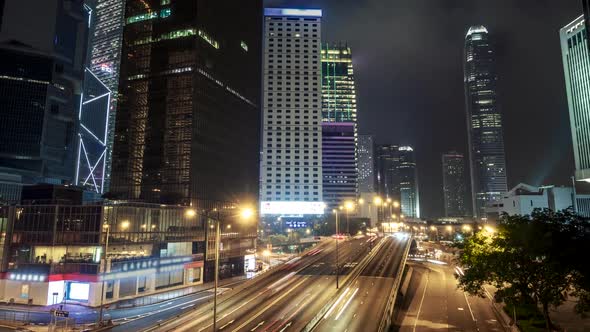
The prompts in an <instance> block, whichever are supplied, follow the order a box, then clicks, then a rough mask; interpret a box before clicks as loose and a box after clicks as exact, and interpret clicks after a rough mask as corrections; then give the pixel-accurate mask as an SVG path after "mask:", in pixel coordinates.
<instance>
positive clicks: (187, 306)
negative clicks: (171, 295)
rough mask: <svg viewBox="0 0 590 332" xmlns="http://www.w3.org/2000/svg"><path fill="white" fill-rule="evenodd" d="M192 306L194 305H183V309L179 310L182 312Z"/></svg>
mask: <svg viewBox="0 0 590 332" xmlns="http://www.w3.org/2000/svg"><path fill="white" fill-rule="evenodd" d="M192 306H194V304H189V305H185V306H184V307H181V308H180V309H182V310H184V309H188V308H190V307H192Z"/></svg>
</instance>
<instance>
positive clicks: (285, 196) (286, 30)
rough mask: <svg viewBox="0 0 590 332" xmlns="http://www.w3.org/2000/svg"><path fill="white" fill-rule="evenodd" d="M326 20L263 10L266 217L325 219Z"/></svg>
mask: <svg viewBox="0 0 590 332" xmlns="http://www.w3.org/2000/svg"><path fill="white" fill-rule="evenodd" d="M321 17H322V11H321V10H317V9H307V10H302V9H291V8H266V9H265V10H264V57H263V67H264V84H263V98H264V101H263V105H264V112H263V130H262V160H261V164H260V174H261V191H260V197H261V201H262V202H261V204H262V205H261V206H262V208H261V212H262V213H263V214H265V215H268V216H271V215H272V216H276V215H279V216H281V215H282V216H287V215H294V216H305V215H318V214H323V208H321V206H322V202H323V185H322V182H323V177H322V72H321V70H322V63H321Z"/></svg>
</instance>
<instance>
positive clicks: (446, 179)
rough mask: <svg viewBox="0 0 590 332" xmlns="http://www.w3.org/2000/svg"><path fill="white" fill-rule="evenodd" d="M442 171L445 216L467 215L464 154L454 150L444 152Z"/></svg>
mask: <svg viewBox="0 0 590 332" xmlns="http://www.w3.org/2000/svg"><path fill="white" fill-rule="evenodd" d="M442 173H443V198H444V203H445V216H446V217H465V216H466V215H467V200H466V198H467V184H466V182H465V181H466V174H465V158H464V156H463V154H462V153H458V152H454V151H453V152H449V153H445V154H443V155H442Z"/></svg>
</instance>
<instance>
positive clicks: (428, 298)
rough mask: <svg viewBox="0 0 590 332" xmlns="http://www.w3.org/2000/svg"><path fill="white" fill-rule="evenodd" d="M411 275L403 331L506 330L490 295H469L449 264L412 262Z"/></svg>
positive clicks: (481, 331)
mask: <svg viewBox="0 0 590 332" xmlns="http://www.w3.org/2000/svg"><path fill="white" fill-rule="evenodd" d="M409 265H410V266H411V267H412V268H413V273H412V277H411V279H410V283H409V286H408V291H407V295H406V296H405V298H404V303H403V304H402V310H403V311H405V316H404V317H403V320H402V322H401V326H400V332H427V331H441V330H444V331H474V332H475V331H479V332H492V331H494V332H496V331H508V330H507V329H506V330H505V329H504V328H505V327H504V326H503V325H502V323H501V319H500V318H499V317H498V316H497V315H496V312H495V311H494V309H493V307H492V304H491V301H490V299H489V298H480V297H473V296H469V295H467V294H466V293H464V292H463V291H461V290H459V289H457V280H456V279H455V276H454V275H453V273H454V269H453V267H451V266H448V265H438V264H433V263H429V262H412V263H409Z"/></svg>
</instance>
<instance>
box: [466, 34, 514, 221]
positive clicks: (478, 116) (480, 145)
mask: <svg viewBox="0 0 590 332" xmlns="http://www.w3.org/2000/svg"><path fill="white" fill-rule="evenodd" d="M463 60H464V81H465V105H466V111H467V129H468V130H467V133H468V140H469V159H470V171H471V188H472V195H471V196H472V203H473V204H472V206H473V214H474V216H476V217H479V218H482V217H484V216H485V211H484V207H485V205H486V204H488V203H490V202H492V201H494V200H497V199H498V198H500V197H501V196H502V194H503V193H505V192H506V191H507V190H508V184H507V179H506V160H505V154H504V137H503V132H502V115H501V114H500V109H499V107H498V103H497V95H496V84H497V80H498V78H497V76H496V59H495V52H494V48H493V47H492V45H491V41H490V36H489V34H488V30H487V29H486V28H485V27H484V26H472V27H471V28H469V30H468V31H467V35H466V37H465V53H464V59H463Z"/></svg>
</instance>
